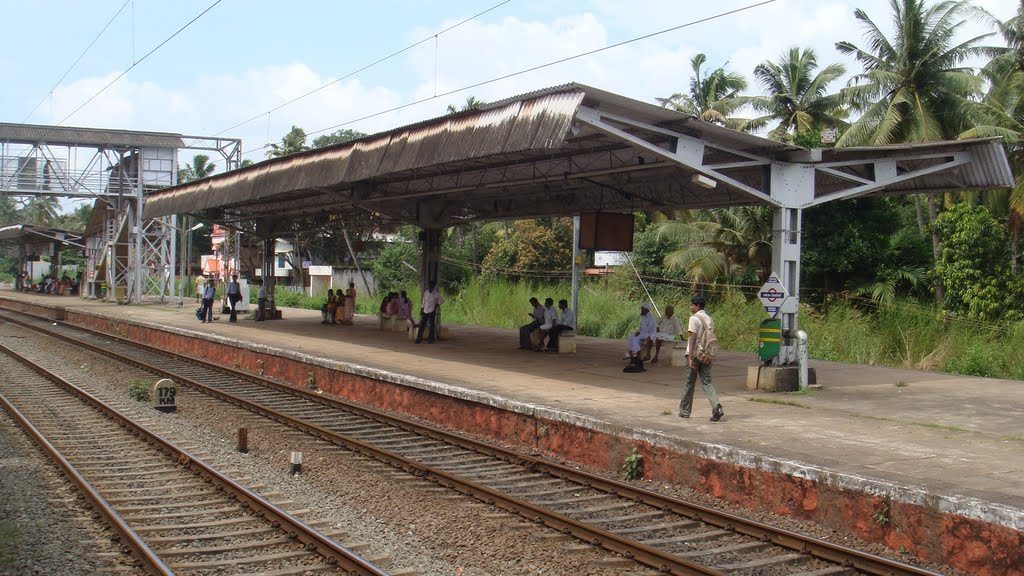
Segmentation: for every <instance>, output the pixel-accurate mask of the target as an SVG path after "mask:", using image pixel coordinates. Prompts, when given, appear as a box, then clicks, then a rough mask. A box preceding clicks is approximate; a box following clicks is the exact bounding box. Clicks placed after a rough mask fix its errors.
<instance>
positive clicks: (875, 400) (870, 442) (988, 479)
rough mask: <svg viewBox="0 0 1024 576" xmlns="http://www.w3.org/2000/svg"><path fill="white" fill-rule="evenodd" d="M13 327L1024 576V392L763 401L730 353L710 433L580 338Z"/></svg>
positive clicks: (980, 569)
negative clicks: (178, 361)
mask: <svg viewBox="0 0 1024 576" xmlns="http://www.w3.org/2000/svg"><path fill="white" fill-rule="evenodd" d="M0 308H8V309H22V310H26V311H31V312H33V313H37V314H50V317H52V318H54V319H58V318H59V319H67V320H68V321H69V322H71V323H73V324H81V325H86V326H89V327H93V328H96V329H104V327H106V329H107V330H109V331H111V332H116V333H118V334H121V335H123V336H127V337H130V338H132V339H136V340H139V341H143V342H145V343H150V344H154V345H160V346H166V347H168V348H170V349H174V350H175V351H181V352H185V353H191V354H193V355H196V356H201V357H205V358H206V359H208V360H212V361H219V362H223V363H226V364H233V365H236V366H240V367H242V368H243V369H250V370H254V371H257V370H258V371H260V372H264V373H267V374H270V375H275V376H277V377H279V378H281V379H283V380H287V381H289V382H291V383H292V384H293V385H296V386H306V387H310V386H311V385H312V384H314V383H315V384H316V385H317V387H318V388H319V389H321V390H323V391H324V392H325V393H329V394H336V395H338V396H342V397H346V398H349V399H352V400H356V401H359V402H363V403H365V404H370V405H373V406H376V407H378V408H382V409H389V410H398V411H400V412H404V413H407V414H409V415H411V416H414V417H418V418H422V419H426V420H432V421H434V422H437V423H440V424H443V425H445V426H447V427H450V428H454V429H458V430H463V431H465V432H468V433H474V434H481V435H488V436H491V437H494V438H496V439H499V440H502V441H505V442H508V443H511V444H516V445H518V447H520V448H525V449H528V450H534V451H537V452H541V453H545V454H548V455H550V456H551V457H554V458H558V459H563V460H566V461H571V462H579V463H581V464H586V465H590V466H595V467H603V468H605V469H607V470H609V471H610V472H614V471H616V470H618V469H619V468H620V467H621V465H622V463H623V460H624V458H625V457H626V456H628V455H629V454H630V453H631V452H632V450H633V449H636V450H637V451H638V452H639V453H641V454H642V455H644V459H645V477H646V478H648V479H650V480H653V481H672V482H679V483H682V484H686V485H689V486H690V487H692V488H695V489H698V490H701V491H703V492H706V493H709V494H711V495H713V496H717V497H720V498H723V499H725V500H728V501H730V502H732V503H734V504H739V505H742V506H746V507H749V508H752V509H762V510H770V511H773V512H779V513H783V514H789V515H793V516H796V517H799V518H801V519H805V520H811V521H815V522H819V523H822V524H826V525H829V526H833V527H834V528H835V529H836V530H840V531H842V530H845V531H849V532H850V533H855V534H856V535H857V536H860V537H862V538H864V539H866V540H869V541H876V542H880V543H883V544H885V545H887V546H889V547H891V548H893V549H895V550H900V549H901V548H902V549H906V550H907V551H909V552H911V553H913V554H915V555H917V556H919V557H921V558H923V559H926V560H929V561H934V562H939V563H942V564H946V565H950V566H953V567H956V568H959V569H961V570H965V571H967V572H970V573H975V574H1018V575H1019V574H1024V552H1022V550H1024V482H1022V481H1021V478H1022V477H1024V382H1020V381H1012V380H998V379H987V378H977V377H968V376H959V375H953V374H941V373H933V372H925V371H920V370H910V369H893V368H884V367H877V366H863V365H850V364H841V363H835V362H823V361H813V360H812V361H811V366H812V367H814V368H815V369H816V372H817V383H818V384H819V385H821V390H819V391H812V392H809V393H806V394H802V395H794V394H787V393H767V392H764V391H756V390H755V391H751V390H747V389H746V386H745V382H746V374H747V367H748V366H750V365H754V364H755V363H756V358H755V356H754V355H753V354H743V353H736V352H729V351H723V352H722V354H721V358H720V360H719V362H718V363H716V365H715V367H714V369H713V377H714V383H715V386H716V388H717V389H718V393H719V396H720V398H721V402H722V404H723V406H724V409H725V417H724V418H723V419H722V420H721V421H720V422H710V421H709V416H710V413H711V407H710V406H709V404H708V402H707V401H706V399H705V398H704V396H703V392H702V391H701V390H700V389H699V387H698V390H697V391H696V393H695V399H694V411H693V416H692V417H691V418H689V419H682V418H679V417H678V416H677V415H676V409H677V405H678V402H679V397H680V394H681V388H682V380H683V377H684V372H683V369H682V368H679V367H673V366H670V365H669V363H668V362H667V357H666V358H664V359H663V362H660V363H658V364H655V365H648V370H647V371H646V372H642V373H623V372H622V367H623V366H624V362H623V361H622V360H621V357H622V352H623V349H624V346H625V344H624V342H621V341H617V340H608V339H599V338H589V337H583V336H577V337H576V342H577V352H576V354H573V355H558V354H546V353H535V352H532V351H520V350H517V349H516V346H517V344H518V334H517V333H516V332H515V331H513V330H507V329H497V328H489V327H481V326H465V325H452V324H448V327H449V329H450V331H451V335H452V337H451V339H449V340H444V341H441V342H438V343H436V344H428V343H426V342H423V343H421V344H415V343H413V342H412V341H411V340H409V339H408V338H406V336H405V335H404V334H403V333H397V332H388V331H381V330H378V323H377V319H376V318H375V317H372V316H361V315H357V316H356V319H355V324H354V325H353V326H338V325H323V324H321V323H320V314H319V312H317V311H312V310H298V309H284V310H283V316H284V319H283V320H279V321H267V322H262V323H257V322H253V321H251V320H240V321H239V322H238V323H234V324H232V323H228V322H227V317H226V315H224V316H221V318H220V320H219V321H216V322H214V323H212V324H201V323H199V322H198V321H197V320H196V318H195V313H194V310H195V303H194V300H192V299H186V300H185V301H184V305H183V306H181V307H179V306H178V305H177V303H176V302H172V303H170V304H143V305H137V306H119V305H116V304H111V303H105V302H100V301H93V300H82V299H79V298H77V297H57V296H49V295H39V294H22V293H15V292H13V291H10V290H0ZM811 344H812V346H813V334H812V335H811ZM663 352H665V350H663Z"/></svg>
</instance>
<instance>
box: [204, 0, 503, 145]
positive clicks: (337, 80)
mask: <svg viewBox="0 0 1024 576" xmlns="http://www.w3.org/2000/svg"><path fill="white" fill-rule="evenodd" d="M511 1H512V0H502V1H501V2H498V3H497V4H495V5H493V6H491V7H490V8H487V9H486V10H483V11H481V12H478V13H476V14H474V15H472V16H470V17H468V18H466V19H464V20H462V21H460V22H457V23H455V24H452V25H451V26H449V27H447V28H445V29H444V30H441V31H440V32H435V33H433V34H431V35H429V36H427V37H426V38H423V39H422V40H420V41H418V42H414V43H412V44H410V45H408V46H406V47H405V48H402V49H401V50H396V51H395V52H392V53H391V54H388V55H387V56H384V57H382V58H378V59H377V60H374V61H373V62H370V63H369V64H366V65H365V66H363V67H361V68H359V69H357V70H353V71H352V72H349V73H348V74H345V75H344V76H342V77H341V78H338V79H336V80H332V81H331V82H328V83H327V84H324V85H323V86H320V87H319V88H314V89H313V90H310V91H309V92H306V93H305V94H303V95H301V96H297V97H295V98H292V99H291V100H289V101H287V102H284V103H282V104H279V105H277V106H275V107H273V108H271V109H270V110H267V111H265V112H261V113H259V114H257V115H255V116H253V117H252V118H249V119H248V120H243V121H241V122H239V123H238V124H235V125H234V126H231V127H229V128H225V129H223V130H221V131H220V132H217V133H216V134H214V136H220V135H221V134H223V133H225V132H227V131H229V130H234V129H235V128H238V127H239V126H244V125H246V124H248V123H249V122H253V121H255V120H259V119H260V118H263V116H265V115H267V114H270V113H272V112H276V111H278V110H280V109H281V108H284V107H285V106H290V105H291V104H294V103H296V102H298V101H299V100H302V99H303V98H305V97H307V96H311V95H313V94H316V93H317V92H319V91H321V90H323V89H325V88H328V87H330V86H333V85H335V84H337V83H339V82H342V81H344V80H347V79H349V78H351V77H352V76H355V75H356V74H359V73H360V72H364V71H366V70H369V69H370V68H373V67H374V66H376V65H378V64H381V63H384V62H386V61H388V60H390V59H392V58H394V57H395V56H398V55H399V54H402V53H404V52H408V51H409V50H412V49H413V48H415V47H417V46H419V45H420V44H423V43H424V42H429V41H430V40H432V39H435V38H437V37H438V36H441V35H443V34H445V33H447V32H450V31H452V30H454V29H456V28H458V27H459V26H462V25H463V24H466V23H468V22H471V21H473V20H476V19H477V18H479V17H481V16H483V15H484V14H487V13H488V12H491V11H493V10H496V9H498V8H500V7H502V6H504V5H505V4H508V3H509V2H511Z"/></svg>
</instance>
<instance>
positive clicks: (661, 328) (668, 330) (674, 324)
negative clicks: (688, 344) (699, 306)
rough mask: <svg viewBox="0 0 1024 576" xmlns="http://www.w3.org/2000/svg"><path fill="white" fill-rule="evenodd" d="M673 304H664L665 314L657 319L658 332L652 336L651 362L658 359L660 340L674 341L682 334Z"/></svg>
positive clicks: (681, 327) (681, 326)
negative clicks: (652, 352)
mask: <svg viewBox="0 0 1024 576" xmlns="http://www.w3.org/2000/svg"><path fill="white" fill-rule="evenodd" d="M675 312H676V309H675V306H672V305H671V304H669V305H668V306H665V315H664V316H662V317H661V319H660V320H658V333H657V334H655V336H654V358H651V364H654V363H656V362H657V361H658V354H659V353H660V352H661V343H662V342H674V341H675V340H677V339H678V338H679V337H680V336H681V335H682V334H683V325H682V324H680V322H679V316H676V314H675Z"/></svg>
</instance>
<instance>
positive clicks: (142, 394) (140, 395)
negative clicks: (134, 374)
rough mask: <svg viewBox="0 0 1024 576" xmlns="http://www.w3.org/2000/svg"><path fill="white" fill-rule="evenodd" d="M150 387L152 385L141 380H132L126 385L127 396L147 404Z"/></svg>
mask: <svg viewBox="0 0 1024 576" xmlns="http://www.w3.org/2000/svg"><path fill="white" fill-rule="evenodd" d="M152 387H153V385H152V383H150V382H148V381H146V380H145V379H143V378H133V379H132V381H131V382H129V383H128V396H129V397H131V398H132V399H133V400H136V401H138V402H149V392H150V390H151V389H152Z"/></svg>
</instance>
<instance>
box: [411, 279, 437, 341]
mask: <svg viewBox="0 0 1024 576" xmlns="http://www.w3.org/2000/svg"><path fill="white" fill-rule="evenodd" d="M441 304H444V297H442V296H441V293H440V292H439V291H438V289H437V282H436V281H431V282H430V287H429V288H428V289H427V291H426V292H424V293H423V299H422V300H420V327H419V330H417V332H416V343H417V344H419V343H420V342H422V341H423V329H424V328H425V327H426V325H427V322H430V335H429V336H428V337H427V343H428V344H433V343H434V342H437V311H438V309H439V308H440V307H441Z"/></svg>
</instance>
